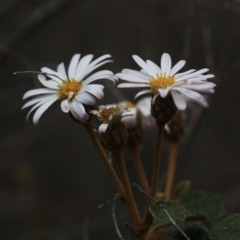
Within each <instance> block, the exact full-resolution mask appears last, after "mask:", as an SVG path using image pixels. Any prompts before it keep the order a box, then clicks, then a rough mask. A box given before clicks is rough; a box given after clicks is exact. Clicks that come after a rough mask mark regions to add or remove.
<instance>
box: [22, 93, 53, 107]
mask: <svg viewBox="0 0 240 240" xmlns="http://www.w3.org/2000/svg"><path fill="white" fill-rule="evenodd" d="M51 97H52V94H48V95H46V94H45V95H41V96H39V97H35V98H34V99H31V100H30V101H28V102H27V103H25V104H24V105H23V107H22V109H24V108H27V107H29V106H32V105H34V104H36V103H38V102H40V101H42V100H45V99H48V98H51Z"/></svg>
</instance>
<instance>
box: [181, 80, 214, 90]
mask: <svg viewBox="0 0 240 240" xmlns="http://www.w3.org/2000/svg"><path fill="white" fill-rule="evenodd" d="M215 86H216V84H215V83H212V82H203V83H196V84H195V83H193V84H186V85H181V87H183V88H189V89H192V90H207V89H212V88H214V87H215Z"/></svg>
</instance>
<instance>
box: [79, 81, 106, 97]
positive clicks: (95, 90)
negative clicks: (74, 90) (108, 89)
mask: <svg viewBox="0 0 240 240" xmlns="http://www.w3.org/2000/svg"><path fill="white" fill-rule="evenodd" d="M81 90H82V91H85V92H89V93H91V94H92V95H94V96H95V97H97V98H98V99H102V98H103V97H104V93H103V88H102V85H99V84H89V85H87V86H84V87H83V88H82V89H81Z"/></svg>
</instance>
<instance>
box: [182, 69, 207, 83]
mask: <svg viewBox="0 0 240 240" xmlns="http://www.w3.org/2000/svg"><path fill="white" fill-rule="evenodd" d="M207 71H209V69H207V68H203V69H201V70H198V71H196V72H193V73H190V74H187V75H184V76H182V77H180V78H178V81H179V80H183V79H189V78H193V77H195V76H198V75H200V74H202V73H205V72H207Z"/></svg>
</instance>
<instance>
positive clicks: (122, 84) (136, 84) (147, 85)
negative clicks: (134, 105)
mask: <svg viewBox="0 0 240 240" xmlns="http://www.w3.org/2000/svg"><path fill="white" fill-rule="evenodd" d="M117 87H118V88H138V87H148V88H149V84H144V83H141V84H140V83H121V84H119V85H118V86H117Z"/></svg>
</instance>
